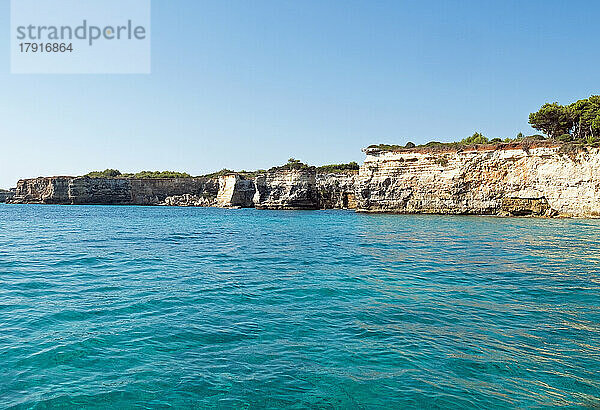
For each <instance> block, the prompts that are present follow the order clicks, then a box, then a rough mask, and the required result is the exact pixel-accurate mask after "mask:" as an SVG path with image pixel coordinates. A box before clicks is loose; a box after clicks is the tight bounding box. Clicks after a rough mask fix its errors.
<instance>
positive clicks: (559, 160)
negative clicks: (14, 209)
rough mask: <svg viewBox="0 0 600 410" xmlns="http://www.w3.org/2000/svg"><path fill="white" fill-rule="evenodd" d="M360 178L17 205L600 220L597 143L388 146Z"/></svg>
mask: <svg viewBox="0 0 600 410" xmlns="http://www.w3.org/2000/svg"><path fill="white" fill-rule="evenodd" d="M365 152H366V154H367V157H366V159H365V162H364V164H363V165H362V166H361V168H360V171H359V172H358V174H357V173H356V172H354V171H345V172H335V173H319V172H317V169H316V168H315V167H304V166H299V167H298V168H295V169H294V168H293V167H280V168H273V169H271V170H269V171H265V172H264V173H262V174H259V175H258V176H255V177H250V176H249V175H248V174H245V175H240V174H236V173H232V174H228V175H224V176H221V177H220V178H181V179H124V178H86V177H50V178H35V179H29V180H22V181H19V183H18V185H17V189H16V191H15V193H14V196H13V197H12V199H9V201H10V202H13V203H44V204H109V205H171V206H220V207H255V208H258V209H340V208H348V209H357V210H358V211H362V212H397V213H436V214H475V215H515V216H576V217H596V216H600V149H599V148H593V147H587V148H585V147H579V148H572V147H569V146H560V145H557V144H555V143H551V142H534V143H513V144H498V145H487V146H471V147H458V146H456V147H453V146H450V147H448V146H444V147H438V148H413V149H398V150H382V149H378V148H368V149H366V150H365Z"/></svg>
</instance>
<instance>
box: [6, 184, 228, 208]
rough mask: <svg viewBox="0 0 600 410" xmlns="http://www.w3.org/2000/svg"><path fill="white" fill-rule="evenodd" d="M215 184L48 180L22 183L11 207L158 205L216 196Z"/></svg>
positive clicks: (216, 186) (216, 188) (18, 186)
mask: <svg viewBox="0 0 600 410" xmlns="http://www.w3.org/2000/svg"><path fill="white" fill-rule="evenodd" d="M218 189H219V187H218V181H217V180H215V179H209V178H175V179H119V178H85V177H50V178H35V179H25V180H21V181H19V182H18V184H17V190H16V192H15V196H14V197H13V198H12V200H11V202H13V203H41V204H75V205H78V204H102V205H159V204H161V203H163V202H165V200H166V198H167V197H170V196H177V195H184V194H190V195H197V196H201V197H207V196H208V197H210V196H212V197H213V198H214V197H216V196H217V192H218Z"/></svg>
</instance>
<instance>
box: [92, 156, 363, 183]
mask: <svg viewBox="0 0 600 410" xmlns="http://www.w3.org/2000/svg"><path fill="white" fill-rule="evenodd" d="M310 168H316V170H317V172H320V173H344V172H349V171H357V170H358V168H359V165H358V164H357V163H356V162H350V163H348V164H331V165H323V166H320V167H313V166H311V165H308V164H305V163H303V162H301V161H300V160H297V159H294V158H290V159H289V160H288V162H287V163H286V164H284V165H281V166H277V167H273V168H271V169H269V171H279V170H303V169H310ZM266 172H268V171H266V170H264V169H258V170H256V171H245V170H242V171H233V170H230V169H227V168H224V169H222V170H220V171H217V172H213V173H210V174H206V175H202V176H201V177H203V178H218V177H221V176H225V175H229V174H239V175H242V176H243V177H246V178H254V177H256V176H257V175H260V174H264V173H266ZM84 177H88V178H122V179H144V178H150V179H160V178H167V179H169V178H192V176H191V175H190V174H188V173H185V172H175V171H142V172H138V173H135V174H133V173H126V174H124V173H121V171H119V170H118V169H105V170H104V171H92V172H89V173H87V174H85V175H84Z"/></svg>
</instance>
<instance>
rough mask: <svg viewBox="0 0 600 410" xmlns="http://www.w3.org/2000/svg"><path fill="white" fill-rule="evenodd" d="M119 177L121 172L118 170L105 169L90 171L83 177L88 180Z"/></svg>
mask: <svg viewBox="0 0 600 410" xmlns="http://www.w3.org/2000/svg"><path fill="white" fill-rule="evenodd" d="M121 175H122V174H121V171H119V170H118V169H105V170H104V171H92V172H89V173H87V174H85V175H84V176H86V177H89V178H116V177H119V176H121Z"/></svg>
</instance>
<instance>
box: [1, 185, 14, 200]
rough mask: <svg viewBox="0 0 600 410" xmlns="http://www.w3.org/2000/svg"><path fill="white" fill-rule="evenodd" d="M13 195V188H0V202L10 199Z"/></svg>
mask: <svg viewBox="0 0 600 410" xmlns="http://www.w3.org/2000/svg"><path fill="white" fill-rule="evenodd" d="M14 195H15V191H14V188H13V189H11V190H9V191H7V190H4V189H0V203H4V202H7V201H10V200H11V199H12V197H13V196H14Z"/></svg>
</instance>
